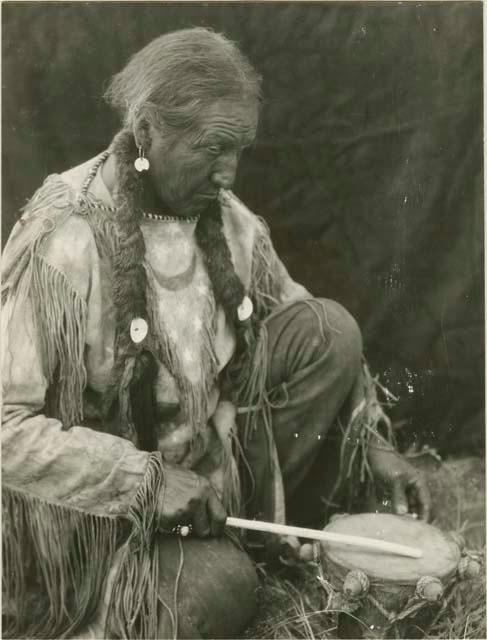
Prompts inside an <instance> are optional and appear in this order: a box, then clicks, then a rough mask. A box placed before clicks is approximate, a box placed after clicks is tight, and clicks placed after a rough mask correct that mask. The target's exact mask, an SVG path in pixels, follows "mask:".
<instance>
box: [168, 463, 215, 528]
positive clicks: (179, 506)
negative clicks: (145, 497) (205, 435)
mask: <svg viewBox="0 0 487 640" xmlns="http://www.w3.org/2000/svg"><path fill="white" fill-rule="evenodd" d="M164 484H165V486H164V488H163V490H162V491H161V496H160V498H159V501H160V502H159V514H160V515H159V528H160V529H161V530H163V531H168V530H171V529H173V528H174V527H176V526H177V525H192V527H193V533H194V534H195V535H197V536H199V537H207V536H210V535H211V536H218V535H221V534H222V533H223V528H224V526H225V520H226V518H227V514H226V512H225V509H224V507H223V505H222V503H221V502H220V500H219V498H218V496H217V494H216V493H215V490H214V489H213V487H212V486H211V485H210V483H209V482H208V480H207V479H206V478H204V477H203V476H200V475H198V474H197V473H194V472H193V471H189V470H187V469H183V468H181V467H174V466H171V465H167V464H166V465H164Z"/></svg>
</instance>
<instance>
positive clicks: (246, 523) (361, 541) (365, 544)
mask: <svg viewBox="0 0 487 640" xmlns="http://www.w3.org/2000/svg"><path fill="white" fill-rule="evenodd" d="M225 524H226V525H227V526H229V527H236V528H237V529H251V530H252V531H262V532H264V533H277V534H279V535H283V536H296V537H297V538H311V540H323V541H325V542H339V543H340V544H348V545H350V546H351V547H362V548H363V549H375V550H376V551H383V552H384V553H392V554H394V555H398V556H406V557H408V558H421V557H422V556H423V552H422V551H421V549H418V548H416V547H407V546H406V545H403V544H397V543H395V542H387V541H385V540H377V539H376V538H364V537H363V536H350V535H347V534H345V533H332V532H331V531H320V530H318V529H305V528H303V527H291V526H289V525H287V524H275V523H274V522H262V521H261V520H244V519H243V518H231V517H230V516H229V517H228V518H227V519H226V523H225Z"/></svg>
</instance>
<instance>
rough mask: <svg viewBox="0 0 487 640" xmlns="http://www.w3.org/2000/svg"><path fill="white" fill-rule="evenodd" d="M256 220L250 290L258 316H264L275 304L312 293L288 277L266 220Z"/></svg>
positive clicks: (302, 297)
mask: <svg viewBox="0 0 487 640" xmlns="http://www.w3.org/2000/svg"><path fill="white" fill-rule="evenodd" d="M255 221H256V230H255V237H254V244H253V249H252V270H251V276H250V292H249V293H250V297H251V298H252V300H253V301H254V305H255V307H256V311H257V314H258V316H259V318H265V317H266V316H267V315H268V314H269V313H270V312H271V311H272V309H273V308H274V307H275V306H276V305H277V304H284V303H286V302H294V301H295V300H303V299H305V298H311V297H312V295H311V294H310V293H309V291H307V290H306V289H305V288H304V287H303V286H302V285H300V284H298V283H297V282H295V281H294V280H293V279H292V278H291V276H290V275H289V273H288V271H287V269H286V267H285V266H284V264H283V263H282V262H281V260H280V259H279V257H278V256H277V253H276V251H275V249H274V247H273V245H272V241H271V237H270V233H269V228H268V226H267V224H266V222H265V221H264V220H263V219H262V218H256V219H255Z"/></svg>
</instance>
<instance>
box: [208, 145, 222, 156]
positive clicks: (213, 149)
mask: <svg viewBox="0 0 487 640" xmlns="http://www.w3.org/2000/svg"><path fill="white" fill-rule="evenodd" d="M207 149H208V151H209V152H210V153H212V154H213V155H216V156H217V155H219V154H220V153H221V152H222V148H221V145H219V144H210V145H209V146H208V147H207Z"/></svg>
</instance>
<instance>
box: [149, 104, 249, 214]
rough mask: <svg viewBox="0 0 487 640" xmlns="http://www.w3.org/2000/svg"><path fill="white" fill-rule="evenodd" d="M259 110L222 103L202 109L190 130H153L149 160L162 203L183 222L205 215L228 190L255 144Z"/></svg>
mask: <svg viewBox="0 0 487 640" xmlns="http://www.w3.org/2000/svg"><path fill="white" fill-rule="evenodd" d="M256 128H257V105H256V104H253V103H245V102H242V103H239V102H237V101H236V100H218V101H216V102H214V103H213V104H212V105H211V106H209V107H206V108H202V111H201V113H200V115H199V117H198V119H197V122H195V123H194V124H193V126H192V127H191V128H190V129H189V130H183V131H181V132H179V131H174V132H172V131H171V132H169V133H166V135H165V134H164V133H161V132H160V131H159V130H158V129H156V128H154V127H151V129H150V135H151V147H150V149H149V151H148V152H146V156H147V158H148V160H149V162H150V169H149V174H150V178H151V180H152V182H153V185H154V187H155V190H156V193H157V195H158V197H159V198H160V199H161V200H162V201H163V202H164V203H165V204H167V205H168V206H169V207H170V208H171V210H172V211H173V212H174V213H175V214H176V215H179V216H194V215H197V214H199V213H202V212H203V211H204V210H205V209H206V208H207V207H208V205H209V203H210V201H211V199H214V198H215V197H216V196H217V194H218V190H219V189H220V188H224V189H230V188H231V187H232V185H233V182H234V180H235V175H236V172H237V165H238V161H239V159H240V155H241V153H242V150H243V149H244V148H245V147H246V146H247V145H249V144H251V143H252V141H253V139H254V137H255V132H256Z"/></svg>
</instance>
